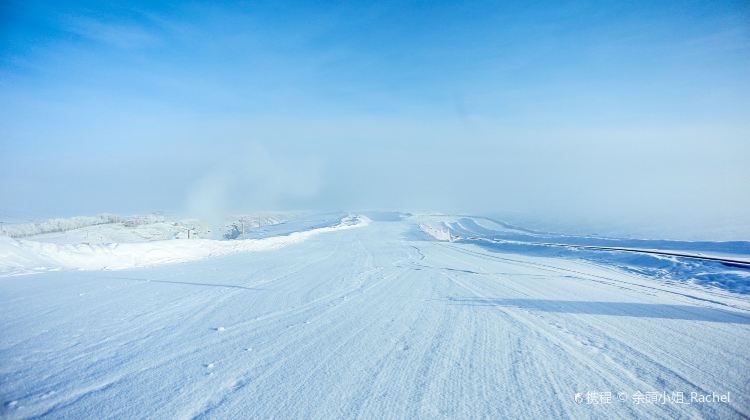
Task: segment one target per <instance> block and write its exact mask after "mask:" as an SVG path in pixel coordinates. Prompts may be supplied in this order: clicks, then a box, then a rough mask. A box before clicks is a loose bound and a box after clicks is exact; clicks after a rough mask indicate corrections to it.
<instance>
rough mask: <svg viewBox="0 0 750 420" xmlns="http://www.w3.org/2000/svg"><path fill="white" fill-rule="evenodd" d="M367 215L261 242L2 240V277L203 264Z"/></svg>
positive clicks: (357, 222) (363, 221)
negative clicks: (32, 273) (55, 241)
mask: <svg viewBox="0 0 750 420" xmlns="http://www.w3.org/2000/svg"><path fill="white" fill-rule="evenodd" d="M369 222H370V220H369V219H368V218H367V217H365V216H347V217H345V218H343V219H342V220H341V221H340V222H339V223H338V224H336V225H333V226H327V227H319V228H315V229H310V230H305V231H298V232H292V233H290V234H288V235H283V236H273V237H268V238H262V239H246V240H234V241H218V240H210V239H194V240H163V241H153V242H140V243H110V244H65V245H60V244H54V243H44V242H36V241H28V240H17V239H12V238H9V237H0V275H11V274H24V273H30V272H39V271H53V270H62V269H74V270H75V269H77V270H121V269H127V268H133V267H145V266H152V265H158V264H169V263H178V262H186V261H194V260H200V259H204V258H208V257H213V256H221V255H228V254H234V253H238V252H247V251H266V250H273V249H277V248H280V247H283V246H286V245H290V244H294V243H298V242H302V241H304V240H305V239H307V238H309V237H311V236H314V235H317V234H320V233H325V232H333V231H337V230H343V229H351V228H355V227H361V226H366V225H367V224H369Z"/></svg>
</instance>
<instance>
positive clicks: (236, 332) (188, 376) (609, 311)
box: [0, 219, 750, 419]
mask: <svg viewBox="0 0 750 420" xmlns="http://www.w3.org/2000/svg"><path fill="white" fill-rule="evenodd" d="M412 229H414V222H411V221H409V220H408V219H406V220H403V221H390V222H381V221H376V222H372V223H370V225H369V226H367V227H365V228H362V229H346V230H340V229H339V230H333V231H330V232H329V233H327V234H326V235H315V236H310V237H307V238H306V240H305V241H298V242H295V244H294V246H288V247H283V248H276V249H275V250H274V251H273V252H265V253H235V254H232V255H224V256H220V257H216V258H211V259H204V260H200V261H193V262H188V263H184V264H176V265H165V266H155V267H142V268H131V269H126V270H122V271H116V272H114V271H91V272H78V271H59V272H49V273H38V274H29V275H27V276H23V277H18V276H14V277H5V278H0V305H2V307H3V311H2V312H0V320H2V326H3V334H2V337H0V360H1V362H0V398H1V402H2V403H3V406H2V408H1V410H2V416H3V417H7V418H28V417H43V418H84V417H107V418H185V419H192V418H314V419H331V418H373V419H382V418H410V419H411V418H461V419H464V418H559V417H567V418H602V417H605V416H606V417H617V418H665V419H666V418H670V419H671V418H681V417H709V418H744V417H748V416H750V399H749V398H748V395H747V391H748V387H749V385H750V373H748V372H750V369H748V367H750V354H748V352H747V350H746V349H747V348H748V346H750V301H749V300H748V297H747V295H741V294H735V293H729V292H726V293H725V292H722V291H716V290H711V289H707V288H703V287H699V286H696V285H691V284H689V283H665V282H659V281H656V280H654V279H651V278H648V277H645V276H641V275H636V274H633V273H626V272H623V271H620V270H617V269H614V268H612V267H607V266H602V265H599V264H595V263H591V262H586V261H576V260H569V259H563V258H550V257H540V256H527V255H521V254H508V253H497V252H491V251H488V250H485V249H483V248H480V247H478V246H475V245H471V244H460V243H445V242H435V241H422V240H412V239H410V236H409V232H410V231H411V230H412ZM587 391H600V392H606V391H611V392H613V393H614V395H616V394H617V392H627V393H628V394H629V395H632V393H634V392H636V391H640V392H644V393H645V392H648V391H667V392H671V391H684V392H686V393H688V394H689V392H691V391H696V392H702V393H710V392H717V393H726V392H730V393H731V402H730V403H706V404H683V405H676V404H645V405H635V404H634V403H632V401H630V402H620V401H617V400H616V398H615V401H614V402H613V403H612V404H609V405H587V404H576V403H575V401H574V399H573V396H574V394H575V393H577V392H584V393H585V392H587Z"/></svg>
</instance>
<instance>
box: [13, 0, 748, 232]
mask: <svg viewBox="0 0 750 420" xmlns="http://www.w3.org/2000/svg"><path fill="white" fill-rule="evenodd" d="M103 3H104V2H99V1H97V2H75V1H61V2H49V1H45V2H34V1H18V2H15V1H7V0H5V1H2V2H1V3H0V100H1V102H0V219H2V217H17V218H18V217H21V218H23V217H27V218H34V217H43V216H44V217H46V216H65V215H74V214H93V213H100V212H117V213H135V212H144V211H151V210H159V209H163V210H171V211H180V212H187V213H200V212H205V211H241V210H258V209H274V208H276V209H279V208H282V209H289V208H295V209H299V208H310V209H361V208H397V209H405V210H442V211H446V212H458V211H460V212H471V213H501V214H502V213H513V214H525V215H531V216H534V217H538V218H541V219H546V220H553V221H560V222H561V223H567V224H571V225H576V224H577V225H581V226H602V225H607V224H611V225H612V226H615V225H617V226H621V225H627V226H634V227H639V228H644V227H645V228H648V229H651V228H655V229H656V230H655V231H659V229H657V228H658V227H660V226H661V227H664V228H665V229H664V231H665V232H666V231H668V229H667V227H669V229H673V231H672V232H671V233H669V235H670V236H675V234H674V230H675V229H677V230H679V231H680V232H681V233H683V234H685V233H686V231H687V234H686V235H683V236H690V233H691V232H693V233H696V232H700V231H703V230H706V229H713V228H715V227H721V228H722V229H723V232H724V233H725V234H726V233H727V232H729V233H730V236H737V235H740V236H742V235H745V233H741V232H750V210H749V209H750V187H748V185H750V164H749V163H748V158H749V157H750V3H748V2H747V1H745V0H740V1H674V2H659V1H643V2H629V1H628V2H624V1H612V2H606V1H591V2H561V1H549V2H528V1H519V2H506V1H499V2H480V1H472V2H466V3H459V2H439V1H424V2H403V1H398V2H385V1H376V2H361V3H356V2H331V3H323V2H253V1H248V2H229V3H222V2H210V3H209V2H206V3H197V2H185V3H183V2H153V1H146V2H138V1H127V2H121V3H118V2H111V3H109V2H108V4H107V5H104V4H103ZM678 233H679V232H678ZM745 239H750V236H749V237H746V238H745Z"/></svg>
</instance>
